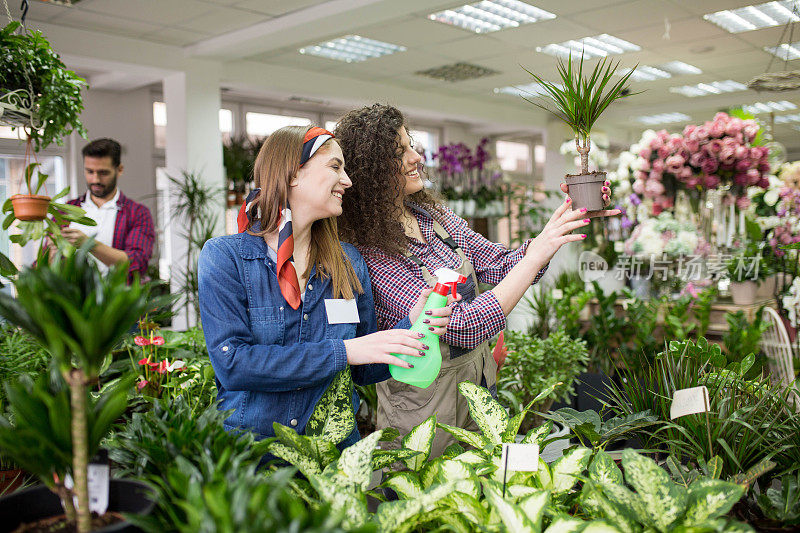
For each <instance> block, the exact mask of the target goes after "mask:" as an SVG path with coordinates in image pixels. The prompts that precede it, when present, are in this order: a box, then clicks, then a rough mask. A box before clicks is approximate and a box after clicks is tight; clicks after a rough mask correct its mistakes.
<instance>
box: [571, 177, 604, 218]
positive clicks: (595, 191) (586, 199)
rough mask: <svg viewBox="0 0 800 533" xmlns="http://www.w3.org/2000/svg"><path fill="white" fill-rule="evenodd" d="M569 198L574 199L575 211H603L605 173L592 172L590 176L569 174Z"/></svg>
mask: <svg viewBox="0 0 800 533" xmlns="http://www.w3.org/2000/svg"><path fill="white" fill-rule="evenodd" d="M566 180H567V185H568V186H569V197H570V198H572V207H573V209H581V208H582V207H585V208H586V209H587V210H589V211H599V210H601V209H603V182H605V181H606V173H605V172H590V173H588V174H577V175H573V174H567V175H566Z"/></svg>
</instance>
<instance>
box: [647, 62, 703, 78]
mask: <svg viewBox="0 0 800 533" xmlns="http://www.w3.org/2000/svg"><path fill="white" fill-rule="evenodd" d="M658 68H660V69H663V70H666V71H667V72H670V73H672V74H674V75H675V76H677V75H680V74H702V73H703V71H702V70H700V69H699V68H697V67H695V66H694V65H690V64H689V63H684V62H683V61H670V62H669V63H662V64H661V65H658Z"/></svg>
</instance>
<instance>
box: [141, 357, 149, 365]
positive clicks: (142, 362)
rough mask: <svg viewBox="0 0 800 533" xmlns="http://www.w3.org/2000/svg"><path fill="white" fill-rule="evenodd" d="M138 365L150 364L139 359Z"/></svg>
mask: <svg viewBox="0 0 800 533" xmlns="http://www.w3.org/2000/svg"><path fill="white" fill-rule="evenodd" d="M139 364H140V365H148V364H150V362H149V361H148V360H147V359H146V358H145V359H139Z"/></svg>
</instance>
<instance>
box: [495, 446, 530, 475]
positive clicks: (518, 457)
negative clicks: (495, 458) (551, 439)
mask: <svg viewBox="0 0 800 533" xmlns="http://www.w3.org/2000/svg"><path fill="white" fill-rule="evenodd" d="M500 464H501V465H503V468H504V469H505V470H506V471H509V470H510V471H512V472H536V471H537V470H538V469H539V445H538V444H522V443H519V444H516V443H504V444H503V455H502V456H501V457H500Z"/></svg>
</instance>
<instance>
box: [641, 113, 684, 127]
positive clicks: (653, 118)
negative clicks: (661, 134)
mask: <svg viewBox="0 0 800 533" xmlns="http://www.w3.org/2000/svg"><path fill="white" fill-rule="evenodd" d="M691 118H692V117H690V116H689V115H684V114H683V113H659V114H658V115H643V116H641V117H636V120H638V121H639V122H641V123H642V124H647V125H654V124H671V123H674V122H686V121H687V120H691Z"/></svg>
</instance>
